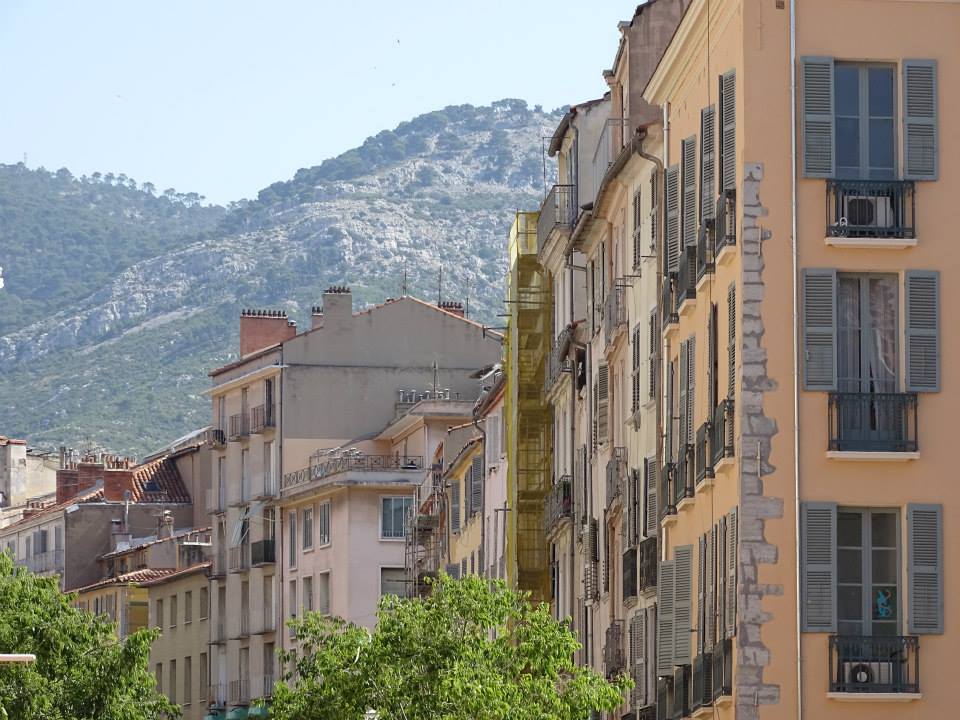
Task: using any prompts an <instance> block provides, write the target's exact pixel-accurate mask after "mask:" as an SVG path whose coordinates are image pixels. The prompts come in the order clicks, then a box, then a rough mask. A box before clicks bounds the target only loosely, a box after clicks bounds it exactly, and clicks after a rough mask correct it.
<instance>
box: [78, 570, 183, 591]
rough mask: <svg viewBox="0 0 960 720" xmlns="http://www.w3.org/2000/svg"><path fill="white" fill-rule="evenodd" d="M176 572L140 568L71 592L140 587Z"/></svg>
mask: <svg viewBox="0 0 960 720" xmlns="http://www.w3.org/2000/svg"><path fill="white" fill-rule="evenodd" d="M175 572H177V571H176V570H175V569H174V568H140V569H139V570H132V571H131V572H128V573H124V574H123V575H117V576H116V577H112V578H106V579H104V580H98V581H97V582H95V583H91V584H90V585H85V586H83V587H80V588H73V589H71V590H70V592H77V593H82V592H89V591H91V590H98V589H100V588H104V587H109V586H110V585H139V584H141V583H145V582H149V581H151V580H157V579H159V578H163V577H166V576H167V575H172V574H173V573H175Z"/></svg>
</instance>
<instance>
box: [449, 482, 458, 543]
mask: <svg viewBox="0 0 960 720" xmlns="http://www.w3.org/2000/svg"><path fill="white" fill-rule="evenodd" d="M450 532H452V533H458V532H460V481H459V480H451V481H450Z"/></svg>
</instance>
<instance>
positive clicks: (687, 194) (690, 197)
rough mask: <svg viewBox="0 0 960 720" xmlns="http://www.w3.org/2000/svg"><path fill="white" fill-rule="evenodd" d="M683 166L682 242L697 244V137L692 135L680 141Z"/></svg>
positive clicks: (687, 244) (685, 244)
mask: <svg viewBox="0 0 960 720" xmlns="http://www.w3.org/2000/svg"><path fill="white" fill-rule="evenodd" d="M680 157H681V164H682V166H683V178H682V179H681V180H682V182H683V198H682V202H681V205H682V214H683V244H684V246H689V245H696V244H697V138H696V136H694V135H691V136H690V137H688V138H686V139H684V140H683V141H682V142H681V143H680Z"/></svg>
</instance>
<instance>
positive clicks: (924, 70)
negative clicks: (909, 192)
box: [903, 60, 939, 180]
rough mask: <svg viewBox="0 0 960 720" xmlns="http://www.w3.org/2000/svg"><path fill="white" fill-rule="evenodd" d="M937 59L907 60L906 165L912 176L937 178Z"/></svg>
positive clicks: (919, 178) (906, 175)
mask: <svg viewBox="0 0 960 720" xmlns="http://www.w3.org/2000/svg"><path fill="white" fill-rule="evenodd" d="M937 132H938V130H937V61H936V60H904V61H903V165H904V177H905V178H909V179H910V180H936V179H937V174H938V171H939V161H938V157H937V156H938V148H937V145H938V142H937Z"/></svg>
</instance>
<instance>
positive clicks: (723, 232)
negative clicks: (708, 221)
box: [714, 189, 737, 259]
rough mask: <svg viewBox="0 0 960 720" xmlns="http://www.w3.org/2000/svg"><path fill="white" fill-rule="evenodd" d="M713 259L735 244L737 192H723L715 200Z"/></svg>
mask: <svg viewBox="0 0 960 720" xmlns="http://www.w3.org/2000/svg"><path fill="white" fill-rule="evenodd" d="M714 234H715V239H714V259H716V258H717V257H719V255H720V253H721V251H723V249H724V248H726V247H734V246H735V245H736V244H737V191H736V190H732V189H731V190H724V191H723V192H722V193H721V194H720V197H719V198H718V199H717V217H716V221H715V229H714Z"/></svg>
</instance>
